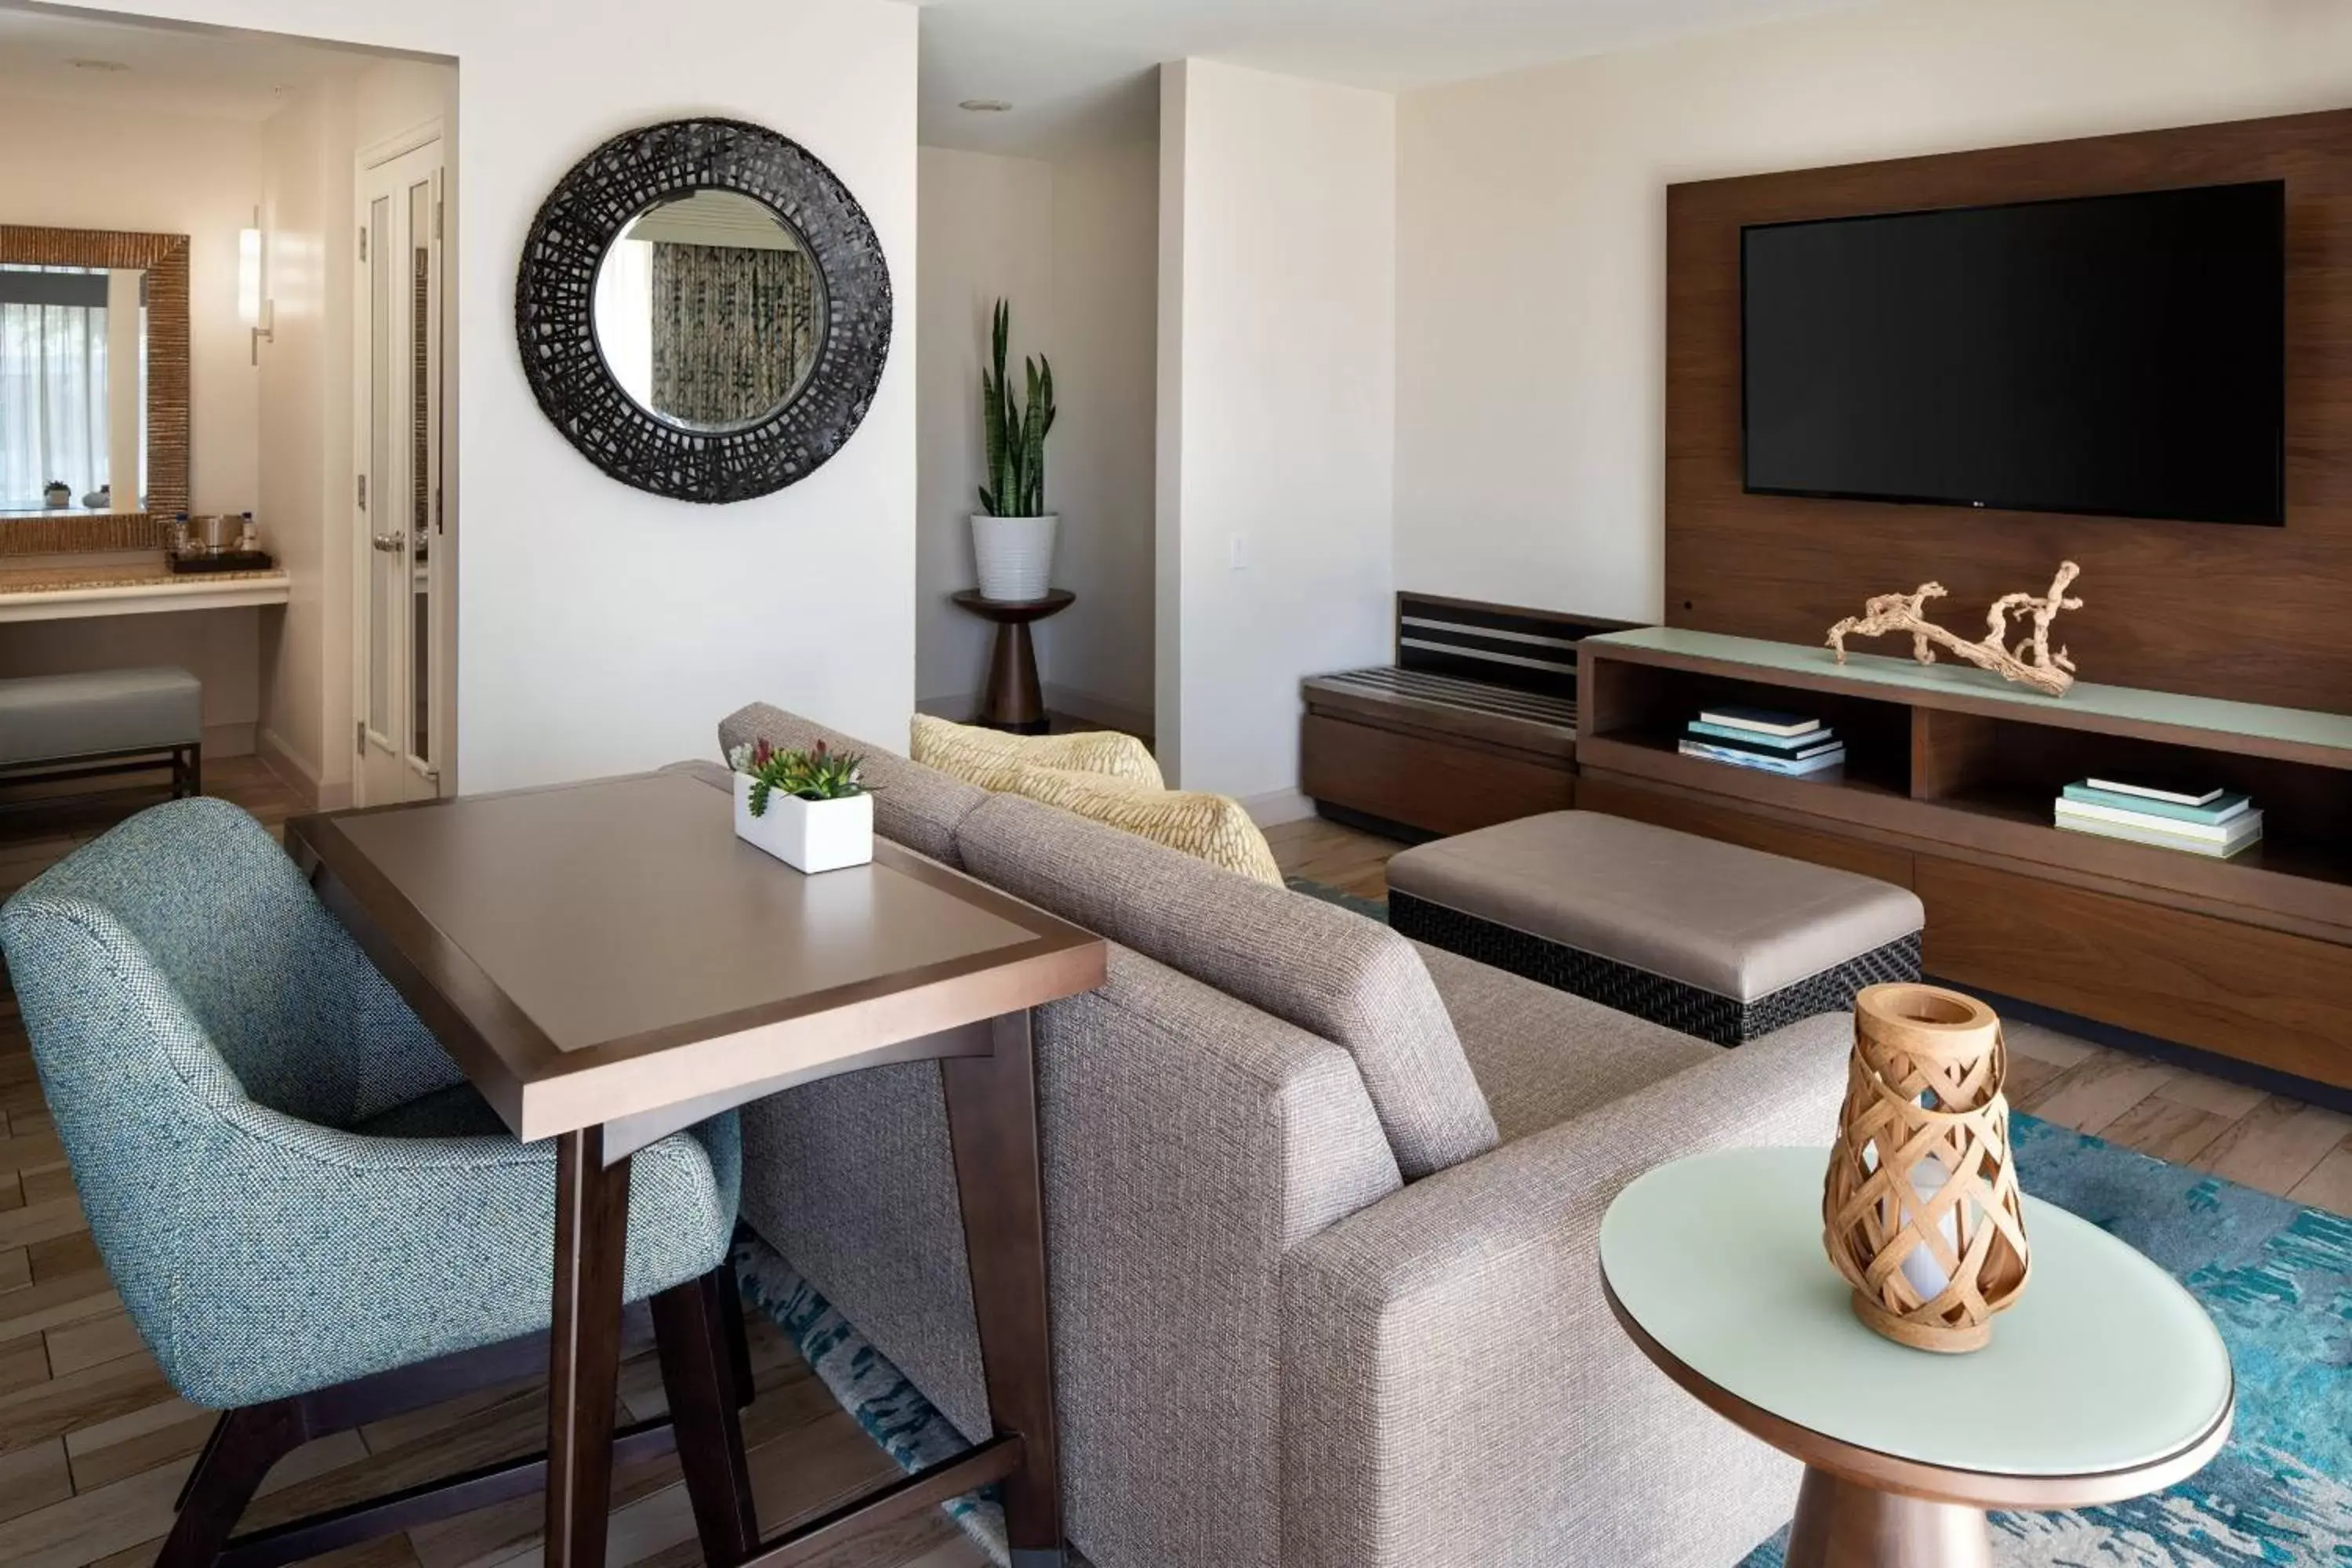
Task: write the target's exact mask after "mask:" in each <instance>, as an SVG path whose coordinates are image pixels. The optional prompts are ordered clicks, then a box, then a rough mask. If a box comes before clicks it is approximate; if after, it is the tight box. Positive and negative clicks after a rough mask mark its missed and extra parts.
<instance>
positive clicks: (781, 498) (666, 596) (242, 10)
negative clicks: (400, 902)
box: [102, 0, 916, 792]
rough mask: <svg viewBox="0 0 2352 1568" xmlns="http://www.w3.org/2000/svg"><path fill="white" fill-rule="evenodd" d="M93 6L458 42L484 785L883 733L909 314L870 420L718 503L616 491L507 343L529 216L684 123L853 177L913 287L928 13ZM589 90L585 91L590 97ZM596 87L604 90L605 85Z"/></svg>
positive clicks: (463, 363)
mask: <svg viewBox="0 0 2352 1568" xmlns="http://www.w3.org/2000/svg"><path fill="white" fill-rule="evenodd" d="M102 5H103V8H105V9H109V10H120V11H126V12H142V11H143V12H148V13H151V14H155V15H161V16H169V17H173V18H177V19H183V20H189V21H196V22H205V23H212V24H216V25H221V26H247V27H258V28H264V29H269V30H275V31H279V32H286V33H293V34H300V35H311V36H323V37H330V38H332V39H336V40H339V41H346V42H354V43H362V44H370V45H375V46H381V47H390V48H396V49H406V50H413V51H420V52H425V53H429V54H437V55H444V56H448V57H453V58H456V60H457V63H458V68H459V87H458V104H459V109H458V117H459V119H460V120H461V121H462V123H463V125H464V131H465V134H464V138H463V141H462V143H461V145H460V147H459V149H458V168H457V184H458V185H459V186H460V187H461V188H462V189H463V190H464V192H465V198H466V232H465V236H464V239H463V242H462V244H461V245H460V246H459V247H458V253H457V260H456V266H455V269H454V274H453V275H454V277H455V279H456V283H457V296H458V299H457V317H458V340H459V343H458V353H457V362H456V376H455V383H454V384H455V388H456V391H457V397H458V401H459V410H458V416H457V442H458V446H459V447H460V449H461V451H462V453H463V455H464V475H463V494H464V504H465V525H464V531H463V535H462V544H461V548H460V552H459V553H460V561H461V565H462V573H463V582H462V586H461V588H460V591H459V595H458V632H457V639H458V647H459V658H460V666H459V672H458V681H459V685H458V692H457V712H458V755H457V765H458V768H459V770H460V773H461V775H462V777H463V780H464V784H465V788H466V789H467V791H468V792H476V791H481V790H488V789H498V788H504V787H509V786H513V785H520V784H531V783H536V782H541V781H546V780H553V779H562V778H577V777H584V776H590V775H593V774H597V773H614V772H621V771H625V770H628V769H633V768H641V767H646V766H651V765H654V764H656V763H662V762H665V761H667V760H669V759H671V758H675V757H678V756H684V755H688V754H694V755H708V754H711V753H712V752H714V750H715V747H716V741H715V738H714V735H713V728H714V726H715V724H716V722H717V721H718V720H719V718H720V717H721V716H722V715H724V714H725V713H726V712H727V711H728V710H730V709H731V708H733V707H735V706H736V705H738V704H740V703H742V702H745V701H749V700H753V699H765V700H771V701H774V702H778V703H781V704H783V705H785V706H787V707H792V708H795V709H798V710H803V711H805V712H807V713H810V714H811V715H813V716H814V717H817V718H820V719H823V720H824V721H828V722H831V723H834V724H837V725H839V726H841V727H843V728H845V729H847V730H850V731H853V732H856V731H864V732H866V733H869V734H877V735H880V734H888V733H890V732H892V731H893V728H894V726H896V725H898V724H900V723H903V722H904V720H905V716H906V714H907V711H908V709H909V708H910V707H911V706H912V703H913V700H914V688H915V680H914V640H915V639H914V603H913V594H912V592H911V588H912V584H913V582H914V513H915V404H914V366H913V363H912V362H913V354H914V348H915V337H916V329H915V313H914V311H913V310H911V309H907V308H902V309H901V310H900V313H899V317H898V331H897V334H896V342H894V344H893V346H892V351H891V361H890V364H889V367H888V369H887V373H886V374H885V376H884V378H883V382H882V385H881V389H880V391H879V393H878V394H877V396H876V398H875V401H874V404H873V405H872V407H871V409H870V410H869V412H868V414H867V416H866V422H865V424H864V426H862V427H861V428H860V430H859V431H858V434H857V436H856V438H855V439H854V440H853V441H852V442H851V443H850V444H849V446H848V447H846V448H845V449H844V450H843V451H842V453H841V454H840V455H838V456H837V457H835V458H834V459H833V460H832V461H831V462H829V463H828V464H826V465H825V467H824V468H821V469H820V470H818V471H817V472H816V473H815V474H814V475H813V476H811V477H810V478H809V479H804V480H803V481H802V482H801V483H799V484H798V485H795V486H793V487H791V488H790V489H785V490H783V491H782V492H780V493H778V494H776V495H774V496H770V497H767V498H765V499H763V500H758V501H751V502H745V503H741V504H739V505H734V506H728V507H717V508H706V507H698V506H691V505H687V504H684V503H679V502H673V501H665V500H659V499H656V498H655V497H652V496H647V495H645V494H643V493H641V492H638V491H635V490H632V489H626V488H625V487H623V486H620V485H616V484H614V482H612V481H611V480H609V479H605V478H604V476H603V475H602V474H600V473H599V472H597V471H596V470H595V469H594V468H592V467H591V466H590V465H589V464H588V462H587V460H586V459H585V458H582V457H581V456H580V455H579V454H578V453H576V452H574V451H573V450H572V447H570V446H569V445H568V444H567V443H566V442H565V441H564V440H563V438H562V437H561V436H560V435H559V434H558V433H557V432H556V431H555V429H554V428H553V427H552V426H551V425H549V424H548V422H547V421H546V420H545V419H544V418H543V417H542V416H541V415H540V413H539V410H538V407H537V405H535V404H534V403H533V402H532V400H531V397H530V390H529V387H528V386H527V384H525V382H524V380H523V377H522V371H521V366H520V363H519V361H518V360H517V357H516V353H515V346H514V327H513V321H512V306H513V293H514V268H515V259H516V257H517V255H518V254H519V252H520V247H521V245H522V240H523V237H524V234H525V232H526V231H527V229H528V228H529V226H530V219H531V216H532V214H533V213H534V212H535V211H536V210H537V209H538V206H539V204H540V203H541V200H542V199H544V197H545V195H546V194H547V192H548V190H549V189H550V188H551V186H552V185H553V184H555V182H556V181H557V180H558V179H560V178H561V177H562V174H563V173H564V172H565V171H566V170H567V169H568V168H570V167H571V165H572V163H574V162H576V161H577V160H578V159H579V158H581V157H582V156H583V155H584V154H585V153H588V152H589V151H590V150H591V149H592V148H593V147H594V146H595V144H596V143H597V142H600V141H602V140H603V139H604V138H605V137H608V136H610V135H612V134H614V133H615V132H620V131H623V130H626V129H628V128H630V127H632V126H635V125H638V124H643V123H646V122H648V121H656V120H661V119H665V118H670V117H673V116H677V115H683V114H694V113H710V114H722V115H732V116H736V117H740V118H743V119H748V120H752V121H759V122H761V123H763V124H767V125H770V126H772V127H774V128H775V129H776V130H778V131H781V132H783V133H784V134H786V135H788V136H791V137H793V139H795V140H796V141H798V142H801V143H802V144H803V146H805V147H807V148H808V149H809V150H810V151H811V152H812V153H814V154H815V155H816V156H817V157H819V158H821V159H823V160H824V161H825V162H826V163H828V164H829V165H831V167H832V168H833V170H834V172H835V174H838V175H839V176H840V177H841V178H842V180H843V181H844V182H845V184H847V185H848V187H849V188H850V190H851V191H852V192H853V193H855V194H856V196H857V198H858V200H859V202H860V204H861V205H863V206H864V207H865V210H866V215H867V216H868V217H869V218H871V219H872V221H873V223H874V225H875V227H876V229H877V232H878V234H879V236H880V238H881V242H882V246H883V248H884V250H885V252H886V253H887V255H888V256H889V257H890V258H891V260H892V271H893V283H894V287H895V289H896V290H897V293H898V298H899V300H902V301H909V300H912V299H913V298H914V288H915V277H914V270H913V269H914V247H915V21H916V13H915V10H914V8H913V7H911V6H904V5H895V4H891V3H889V0H792V3H791V4H789V5H779V4H775V3H773V0H671V3H670V4H668V5H666V6H664V7H663V8H662V10H661V12H660V14H659V16H658V25H652V26H649V25H648V24H647V17H648V15H649V14H648V13H647V12H646V9H645V7H644V6H643V5H639V4H636V3H635V0H576V3H574V4H572V5H567V6H565V7H563V9H562V19H561V21H562V25H561V26H551V25H550V13H548V12H547V11H546V10H545V9H544V8H543V7H540V6H524V5H488V4H482V3H480V0H407V3H404V4H403V5H380V4H376V3H374V0H102ZM583 84H589V86H586V87H583ZM591 88H593V90H591Z"/></svg>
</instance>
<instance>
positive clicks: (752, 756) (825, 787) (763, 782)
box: [727, 741, 871, 816]
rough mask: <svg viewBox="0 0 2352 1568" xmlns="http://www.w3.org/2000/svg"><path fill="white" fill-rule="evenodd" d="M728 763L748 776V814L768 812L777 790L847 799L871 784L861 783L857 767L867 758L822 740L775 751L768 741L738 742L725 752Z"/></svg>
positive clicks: (805, 797)
mask: <svg viewBox="0 0 2352 1568" xmlns="http://www.w3.org/2000/svg"><path fill="white" fill-rule="evenodd" d="M727 763H728V765H729V766H730V767H731V768H733V769H734V770H735V771H736V772H737V773H748V774H750V775H751V815H752V816H767V815H768V800H769V797H770V796H771V795H773V794H774V793H775V792H776V791H778V790H782V791H783V792H784V793H785V794H786V795H798V796H799V797H800V798H801V799H803V800H846V799H847V798H849V797H850V796H851V795H864V794H866V791H867V790H868V788H870V787H871V786H869V785H867V784H864V783H861V782H860V781H859V779H858V777H857V773H858V770H859V769H861V768H863V767H864V766H865V765H866V759H865V758H864V757H863V756H860V755H859V754H857V753H856V752H835V751H832V750H829V749H828V748H827V747H826V745H825V743H824V742H823V741H819V742H817V743H816V744H815V745H814V746H812V747H810V748H809V749H808V750H807V751H805V752H802V751H778V750H777V749H776V748H775V747H773V746H772V745H770V744H769V743H768V742H765V741H761V742H759V743H757V744H756V745H749V746H738V747H736V748H735V749H734V750H733V751H731V752H728V753H727Z"/></svg>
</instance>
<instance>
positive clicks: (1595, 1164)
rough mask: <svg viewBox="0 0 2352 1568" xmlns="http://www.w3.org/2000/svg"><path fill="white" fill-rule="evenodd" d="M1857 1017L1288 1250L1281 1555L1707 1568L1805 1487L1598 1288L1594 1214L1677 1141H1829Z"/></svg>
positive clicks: (1358, 1564) (1812, 1027)
mask: <svg viewBox="0 0 2352 1568" xmlns="http://www.w3.org/2000/svg"><path fill="white" fill-rule="evenodd" d="M1852 1038H1853V1025H1852V1022H1851V1020H1850V1019H1849V1018H1848V1017H1846V1016H1843V1015H1826V1016H1822V1017H1818V1018H1811V1019H1808V1020H1805V1021H1804V1022H1802V1023H1799V1024H1794V1025H1791V1026H1789V1027H1788V1028H1785V1029H1782V1030H1780V1031H1779V1032H1777V1033H1775V1034H1773V1035H1770V1036H1769V1037H1765V1038H1764V1039H1761V1040H1757V1041H1754V1042H1751V1043H1750V1044H1748V1045H1746V1046H1743V1047H1738V1049H1736V1050H1729V1051H1726V1052H1725V1053H1724V1054H1723V1055H1722V1056H1721V1057H1719V1058H1715V1059H1713V1060H1710V1061H1706V1062H1704V1063H1701V1064H1699V1065H1697V1066H1696V1067H1692V1068H1687V1069H1685V1070H1684V1071H1683V1072H1680V1073H1677V1074H1675V1075H1674V1076H1673V1077H1671V1078H1668V1079H1664V1080H1662V1081H1660V1082H1657V1083H1654V1084H1652V1085H1651V1086H1649V1087H1648V1088H1646V1089H1642V1090H1640V1091H1638V1092H1636V1093H1633V1094H1630V1095H1628V1096H1626V1097H1625V1098H1624V1099H1622V1100H1616V1101H1614V1102H1612V1103H1611V1104H1609V1105H1606V1106H1603V1107H1601V1108H1600V1109H1599V1110H1593V1111H1591V1112H1589V1113H1587V1114H1586V1115H1583V1116H1580V1117H1576V1118H1573V1119H1571V1120H1570V1121H1564V1122H1561V1123H1559V1125H1557V1126H1555V1127H1551V1128H1549V1129H1547V1130H1545V1131H1542V1132H1539V1133H1536V1134H1534V1135H1532V1136H1529V1137H1527V1138H1524V1139H1521V1140H1519V1141H1518V1142H1513V1143H1508V1144H1506V1145H1504V1146H1503V1147H1502V1148H1500V1149H1497V1150H1495V1151H1494V1152H1491V1153H1488V1154H1486V1155H1483V1156H1481V1157H1480V1158H1478V1159H1475V1160H1472V1161H1468V1162H1466V1163H1463V1164H1460V1165H1457V1166H1454V1168H1453V1169H1451V1170H1448V1171H1445V1172H1443V1173H1439V1174H1438V1175H1435V1176H1433V1177H1431V1178H1429V1179H1428V1180H1426V1181H1423V1182H1421V1183H1419V1184H1415V1185H1413V1186H1411V1187H1408V1188H1406V1189H1404V1190H1403V1191H1402V1192H1399V1193H1396V1194H1391V1196H1389V1197H1387V1198H1384V1199H1382V1200H1381V1202H1380V1203H1378V1204H1376V1205H1373V1206H1371V1207H1370V1208H1368V1209H1365V1210H1363V1211H1362V1212H1360V1213H1359V1214H1356V1215H1351V1216H1349V1218H1347V1219H1345V1220H1342V1221H1341V1222H1340V1223H1339V1224H1338V1225H1336V1226H1332V1227H1330V1228H1329V1229H1328V1230H1326V1231H1324V1232H1322V1233H1321V1234H1320V1235H1318V1236H1316V1237H1312V1238H1310V1239H1308V1240H1307V1241H1306V1242H1305V1243H1303V1244H1302V1245H1301V1246H1300V1247H1297V1249H1296V1250H1294V1251H1293V1252H1292V1253H1291V1254H1290V1255H1289V1257H1288V1258H1287V1259H1286V1264H1285V1268H1284V1282H1283V1283H1284V1289H1283V1303H1282V1312H1283V1356H1282V1376H1283V1391H1282V1392H1283V1425H1284V1433H1283V1490H1284V1498H1285V1509H1284V1515H1283V1533H1284V1546H1285V1550H1284V1554H1283V1561H1284V1562H1285V1563H1291V1564H1297V1565H1299V1568H1309V1565H1316V1568H1320V1565H1327V1564H1328V1565H1329V1568H1341V1565H1343V1564H1344V1565H1347V1568H1386V1565H1390V1564H1395V1565H1399V1568H1402V1565H1403V1564H1406V1563H1412V1564H1416V1565H1422V1568H1428V1565H1440V1564H1461V1565H1463V1568H1469V1565H1471V1564H1477V1565H1480V1568H1506V1565H1511V1564H1521V1565H1526V1568H1537V1565H1543V1568H1552V1565H1555V1564H1559V1563H1611V1564H1628V1565H1631V1564H1655V1565H1656V1568H1706V1565H1710V1564H1717V1563H1722V1564H1729V1563H1737V1562H1738V1560H1739V1559H1740V1557H1741V1556H1742V1555H1744V1554H1745V1553H1746V1552H1748V1550H1749V1549H1750V1548H1751V1547H1753V1546H1754V1545H1756V1544H1757V1543H1758V1542H1760V1541H1762V1540H1763V1539H1764V1538H1765V1537H1766V1536H1768V1535H1769V1534H1770V1533H1771V1531H1773V1530H1774V1529H1776V1528H1777V1527H1778V1526H1779V1525H1780V1523H1781V1522H1782V1521H1785V1520H1786V1519H1787V1518H1788V1516H1789V1514H1790V1510H1791V1508H1792V1507H1793V1503H1794V1497H1795V1483H1796V1478H1797V1469H1796V1467H1795V1464H1794V1461H1792V1460H1788V1459H1784V1458H1781V1457H1780V1456H1779V1455H1778V1454H1775V1453H1773V1452H1772V1451H1771V1450H1769V1449H1768V1448H1766V1447H1764V1446H1763V1445H1762V1444H1760V1443H1758V1442H1757V1441H1755V1440H1754V1439H1753V1438H1750V1437H1748V1436H1745V1435H1744V1434H1742V1433H1740V1432H1738V1430H1737V1429H1736V1428H1734V1427H1733V1426H1730V1424H1729V1423H1727V1422H1725V1421H1722V1420H1720V1419H1719V1418H1718V1417H1717V1416H1716V1415H1714V1414H1713V1413H1711V1412H1709V1411H1708V1410H1706V1408H1705V1407H1704V1406H1702V1405H1699V1404H1698V1403H1697V1402H1696V1400H1693V1399H1691V1398H1690V1397H1689V1396H1688V1395H1687V1394H1684V1393H1683V1392H1682V1391H1681V1390H1680V1389H1678V1388H1676V1387H1675V1386H1674V1385H1673V1384H1671V1383H1670V1382H1668V1381H1667V1379H1666V1377H1665V1374H1664V1373H1661V1372H1659V1371H1658V1370H1657V1369H1655V1368H1654V1367H1653V1366H1651V1365H1650V1363H1648V1362H1647V1361H1646V1360H1644V1359H1643V1356H1642V1355H1641V1352H1638V1351H1637V1350H1635V1349H1634V1348H1633V1344H1632V1342H1630V1341H1628V1340H1627V1339H1626V1337H1625V1335H1624V1333H1623V1332H1622V1330H1621V1329H1620V1328H1619V1327H1618V1326H1617V1324H1616V1323H1615V1321H1613V1320H1612V1316H1611V1314H1610V1311H1609V1308H1608V1305H1607V1303H1606V1301H1605V1300H1604V1299H1603V1297H1602V1295H1601V1270H1600V1262H1599V1256H1598V1242H1599V1236H1600V1228H1601V1215H1602V1213H1603V1212H1604V1211H1605V1210H1606V1209H1607V1208H1608V1206H1609V1203H1610V1200H1611V1199H1612V1198H1613V1197H1615V1196H1616V1194H1617V1193H1618V1192H1619V1190H1620V1189H1622V1187H1623V1186H1624V1185H1625V1184H1626V1183H1628V1182H1629V1181H1631V1180H1633V1178H1634V1177H1635V1176H1637V1175H1639V1174H1641V1173H1643V1172H1644V1171H1646V1170H1648V1169H1649V1168H1651V1167H1652V1166H1654V1165H1657V1164H1660V1163H1664V1162H1665V1161H1667V1160H1671V1159H1675V1158H1678V1157H1680V1156H1682V1155H1685V1154H1690V1153H1695V1152H1699V1151H1701V1150H1706V1149H1716V1148H1731V1147H1738V1146H1742V1145H1769V1144H1790V1143H1824V1144H1826V1143H1827V1142H1828V1141H1829V1139H1830V1138H1831V1136H1832V1133H1833V1131H1834V1127H1835V1121H1836V1117H1837V1108H1838V1103H1839V1100H1840V1099H1841V1097H1842V1095H1843V1090H1844V1081H1845V1079H1844V1074H1845V1063H1846V1056H1847V1052H1848V1050H1849V1048H1850V1047H1851V1042H1852ZM1822 1267H1824V1268H1827V1267H1828V1264H1827V1263H1826V1262H1824V1264H1823V1265H1822Z"/></svg>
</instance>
